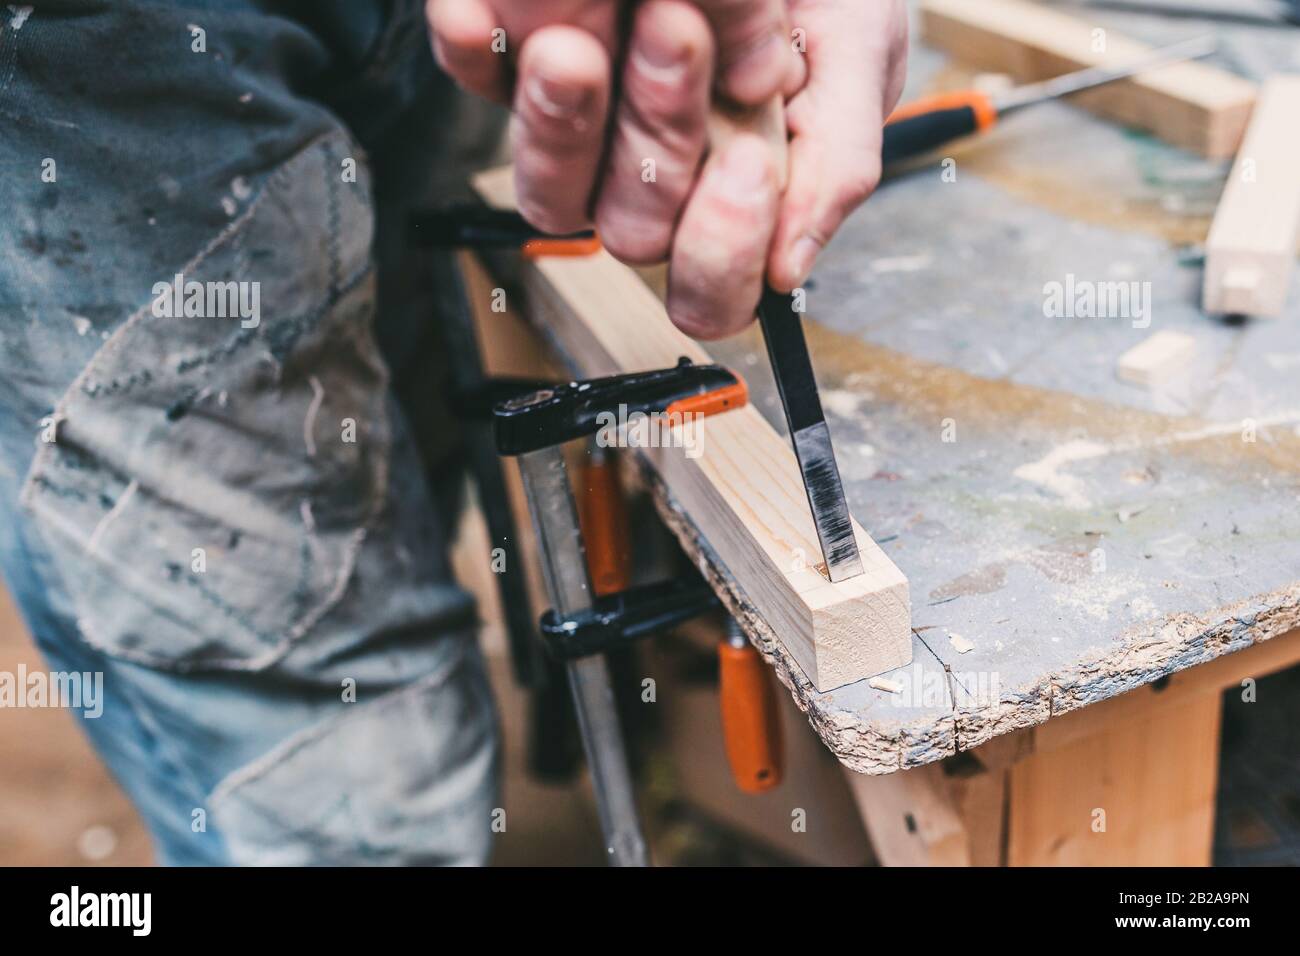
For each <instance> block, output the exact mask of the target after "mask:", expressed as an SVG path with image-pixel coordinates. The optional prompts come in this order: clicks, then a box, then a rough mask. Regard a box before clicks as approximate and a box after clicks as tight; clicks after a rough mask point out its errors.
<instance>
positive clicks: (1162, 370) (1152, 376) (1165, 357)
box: [1115, 329, 1196, 388]
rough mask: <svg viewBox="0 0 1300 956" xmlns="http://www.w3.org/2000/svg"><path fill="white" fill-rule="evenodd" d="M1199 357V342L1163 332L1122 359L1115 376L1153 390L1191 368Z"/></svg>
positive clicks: (1140, 344)
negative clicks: (1197, 345) (1197, 344)
mask: <svg viewBox="0 0 1300 956" xmlns="http://www.w3.org/2000/svg"><path fill="white" fill-rule="evenodd" d="M1195 354H1196V339H1194V338H1192V337H1191V336H1190V335H1184V334H1183V333H1182V332H1171V331H1169V330H1168V329H1162V330H1161V331H1159V332H1157V333H1155V335H1152V336H1150V337H1148V338H1145V339H1143V340H1142V341H1141V342H1139V343H1138V344H1137V345H1135V346H1133V347H1132V348H1131V349H1129V350H1128V351H1127V352H1125V353H1124V354H1123V355H1121V356H1120V357H1119V364H1118V365H1117V366H1116V368H1115V373H1116V374H1117V375H1118V376H1119V377H1120V379H1122V380H1123V381H1125V382H1130V383H1132V384H1133V385H1142V386H1144V387H1146V388H1153V387H1155V386H1157V385H1159V384H1160V383H1161V382H1163V381H1165V380H1166V379H1168V378H1171V377H1172V376H1174V375H1175V374H1177V373H1178V372H1179V371H1181V370H1183V369H1185V368H1187V365H1188V363H1189V362H1190V361H1191V360H1192V356H1194V355H1195Z"/></svg>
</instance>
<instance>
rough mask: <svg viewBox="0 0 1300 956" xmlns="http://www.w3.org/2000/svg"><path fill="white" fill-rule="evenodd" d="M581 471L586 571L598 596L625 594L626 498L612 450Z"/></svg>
mask: <svg viewBox="0 0 1300 956" xmlns="http://www.w3.org/2000/svg"><path fill="white" fill-rule="evenodd" d="M599 452H600V454H599V457H597V456H596V455H594V454H593V455H592V456H589V457H588V459H587V460H586V462H585V463H584V464H583V466H582V468H581V469H580V476H581V478H580V480H581V488H582V494H581V495H580V496H579V504H578V524H579V527H581V529H582V543H583V546H584V547H585V548H586V551H587V571H588V572H589V573H590V575H591V587H592V590H593V591H594V592H595V593H596V595H597V596H598V597H599V596H601V595H604V594H615V593H617V592H619V591H625V590H627V588H628V585H629V584H630V583H631V578H632V552H631V548H630V547H629V545H628V541H629V537H628V514H627V499H626V498H625V497H624V495H623V482H622V479H621V478H620V477H619V473H618V459H617V457H616V456H615V455H614V454H613V450H612V449H599Z"/></svg>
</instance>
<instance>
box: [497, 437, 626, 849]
mask: <svg viewBox="0 0 1300 956" xmlns="http://www.w3.org/2000/svg"><path fill="white" fill-rule="evenodd" d="M518 460H519V471H520V474H521V476H522V477H523V482H524V492H525V494H526V495H527V497H528V508H529V511H531V512H532V515H533V523H534V525H535V526H536V528H537V539H538V545H539V550H540V552H541V557H542V577H543V578H544V579H545V580H546V590H547V593H548V594H549V595H550V598H551V603H552V605H553V606H554V608H555V611H556V614H558V615H559V616H560V617H561V618H566V617H571V616H573V615H574V614H576V613H578V612H580V611H585V610H587V609H588V608H590V607H591V603H592V592H591V580H590V577H589V575H588V573H587V555H586V551H585V549H584V548H583V545H582V531H581V528H580V526H579V524H578V512H577V509H576V508H575V507H574V503H573V493H572V492H571V491H570V489H569V474H568V470H567V469H566V468H565V465H564V450H563V448H561V447H560V446H555V447H553V448H543V449H542V450H540V451H534V452H529V453H527V454H525V455H520V456H519V459H518ZM568 673H569V688H570V690H571V691H572V692H573V704H574V708H575V709H576V710H577V713H578V726H579V728H580V729H581V730H582V746H583V749H584V750H585V751H586V754H587V766H588V768H589V769H590V770H591V782H592V787H593V789H594V790H595V792H596V808H597V811H598V812H599V814H600V828H601V832H602V833H604V835H605V848H606V850H607V851H608V853H609V859H610V863H612V864H613V865H614V866H647V865H648V864H649V855H648V853H647V851H646V844H645V838H644V837H643V836H642V835H641V823H640V820H638V818H637V810H636V796H635V791H634V790H633V789H632V775H631V773H630V772H629V771H628V765H627V754H626V752H625V750H624V747H623V734H622V731H621V730H620V728H619V722H618V709H617V708H616V707H615V706H614V691H613V687H612V685H611V683H610V679H609V668H608V667H607V666H606V664H605V658H604V656H601V655H598V656H593V657H584V658H581V659H580V660H576V661H570V662H569V664H568Z"/></svg>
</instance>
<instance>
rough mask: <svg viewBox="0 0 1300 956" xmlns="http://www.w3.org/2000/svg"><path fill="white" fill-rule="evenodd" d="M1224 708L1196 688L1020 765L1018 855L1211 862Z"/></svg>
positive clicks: (1015, 803) (1079, 860) (1014, 797)
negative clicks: (1169, 703)
mask: <svg viewBox="0 0 1300 956" xmlns="http://www.w3.org/2000/svg"><path fill="white" fill-rule="evenodd" d="M1221 707H1222V702H1221V699H1220V697H1219V696H1218V695H1217V694H1198V695H1192V696H1189V697H1186V698H1184V699H1183V700H1182V702H1181V703H1179V704H1177V705H1175V706H1170V707H1161V708H1153V709H1151V710H1150V711H1148V712H1145V713H1142V714H1141V715H1139V716H1136V717H1135V718H1134V719H1131V720H1124V721H1113V722H1111V723H1110V724H1108V725H1106V726H1104V727H1102V728H1099V729H1098V731H1097V732H1096V733H1092V734H1089V735H1087V736H1084V737H1081V738H1078V739H1075V740H1072V741H1071V742H1070V743H1069V744H1067V745H1065V746H1062V747H1058V748H1054V749H1048V750H1036V751H1035V752H1034V753H1033V754H1031V755H1030V756H1028V757H1026V758H1024V759H1023V760H1020V761H1019V762H1017V763H1015V764H1013V765H1012V766H1011V768H1010V771H1009V773H1010V790H1011V803H1010V820H1009V824H1008V849H1007V854H1008V862H1009V863H1010V864H1011V865H1012V866H1144V865H1145V866H1154V865H1160V866H1208V865H1209V863H1210V859H1211V852H1212V849H1213V837H1214V795H1215V787H1216V784H1217V780H1218V754H1219V718H1220V714H1221ZM1048 726H1050V722H1049V724H1048Z"/></svg>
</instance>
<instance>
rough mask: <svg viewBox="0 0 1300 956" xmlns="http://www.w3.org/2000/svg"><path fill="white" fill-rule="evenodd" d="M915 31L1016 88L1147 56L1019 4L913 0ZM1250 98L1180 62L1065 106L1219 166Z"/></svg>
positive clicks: (1063, 17) (1121, 40) (1251, 90)
mask: <svg viewBox="0 0 1300 956" xmlns="http://www.w3.org/2000/svg"><path fill="white" fill-rule="evenodd" d="M921 24H922V28H923V30H924V36H925V39H926V41H927V42H928V43H930V44H931V45H933V46H936V47H939V48H940V49H943V50H946V51H948V52H949V53H950V54H952V55H953V56H955V57H957V58H958V59H960V60H963V61H965V62H967V63H970V64H971V65H973V66H976V67H979V68H981V69H985V70H998V71H1001V72H1004V73H1010V74H1011V75H1013V76H1014V77H1015V78H1016V79H1018V80H1020V81H1021V82H1033V81H1036V80H1045V79H1048V78H1050V77H1053V76H1059V75H1060V74H1062V73H1068V72H1070V71H1071V70H1078V69H1084V68H1086V67H1091V66H1101V65H1120V64H1123V63H1126V62H1129V61H1131V60H1133V59H1135V58H1136V57H1138V56H1141V55H1142V54H1143V53H1146V52H1148V51H1149V50H1150V49H1151V47H1149V46H1147V45H1146V44H1144V43H1139V42H1137V41H1136V40H1132V39H1129V38H1128V37H1124V36H1121V35H1120V34H1118V33H1116V32H1115V31H1114V30H1110V29H1105V30H1104V31H1103V30H1102V28H1101V27H1099V26H1098V25H1097V24H1095V23H1092V22H1090V21H1088V20H1084V19H1079V18H1076V17H1073V16H1070V15H1068V14H1065V13H1059V12H1057V11H1055V10H1051V9H1047V8H1045V7H1043V6H1041V5H1039V4H1036V3H1027V2H1024V0H923V2H922V4H921ZM1099 31H1100V32H1099ZM1255 94H1256V89H1255V85H1254V84H1253V83H1250V82H1249V81H1247V80H1244V79H1242V78H1241V77H1239V76H1235V75H1234V74H1232V73H1228V72H1226V71H1224V70H1220V69H1217V68H1216V67H1212V66H1208V65H1206V64H1204V63H1196V62H1187V63H1176V64H1171V65H1170V66H1165V67H1161V68H1159V69H1156V70H1151V71H1149V72H1147V73H1144V74H1142V75H1141V76H1136V77H1132V78H1130V79H1126V80H1119V81H1117V82H1115V83H1110V84H1107V85H1106V86H1104V87H1098V88H1097V89H1094V90H1089V91H1088V92H1086V93H1082V94H1079V95H1076V96H1073V97H1071V98H1070V102H1072V103H1076V104H1078V105H1080V106H1083V107H1084V108H1086V109H1089V110H1092V111H1094V112H1097V113H1100V114H1102V115H1104V116H1109V117H1111V118H1113V119H1117V120H1119V121H1121V122H1123V123H1127V124H1128V125H1130V126H1136V127H1139V128H1141V129H1145V130H1149V131H1150V132H1152V133H1154V134H1155V135H1156V136H1159V137H1160V138H1161V139H1164V140H1167V141H1168V142H1170V143H1173V144H1174V145H1176V146H1182V147H1183V148H1185V149H1190V150H1194V151H1195V152H1198V153H1200V154H1202V155H1203V156H1208V157H1210V158H1212V159H1220V158H1226V157H1228V156H1231V155H1233V153H1235V152H1236V150H1237V147H1238V145H1239V144H1240V143H1241V137H1242V134H1243V133H1244V131H1245V129H1246V123H1247V121H1248V120H1249V118H1250V110H1251V107H1252V105H1253V104H1254V102H1255Z"/></svg>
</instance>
